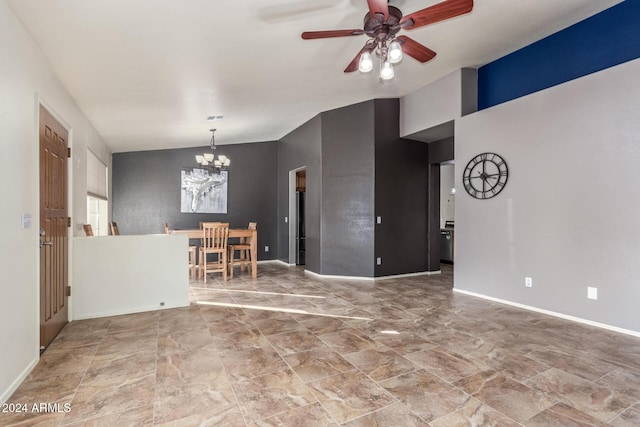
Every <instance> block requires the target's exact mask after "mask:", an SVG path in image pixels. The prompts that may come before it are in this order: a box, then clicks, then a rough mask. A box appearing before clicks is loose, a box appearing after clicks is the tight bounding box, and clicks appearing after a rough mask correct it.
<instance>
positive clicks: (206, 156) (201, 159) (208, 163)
mask: <svg viewBox="0 0 640 427" xmlns="http://www.w3.org/2000/svg"><path fill="white" fill-rule="evenodd" d="M210 131H211V142H210V143H209V145H210V146H211V153H203V154H197V155H196V162H197V163H198V164H199V165H200V166H202V167H204V168H205V169H208V170H210V171H212V172H213V173H216V174H219V173H220V171H226V170H227V169H229V166H230V165H231V159H229V158H228V157H227V156H225V155H223V154H220V155H218V156H217V157H216V148H217V147H216V140H215V132H216V129H210Z"/></svg>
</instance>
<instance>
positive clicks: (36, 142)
mask: <svg viewBox="0 0 640 427" xmlns="http://www.w3.org/2000/svg"><path fill="white" fill-rule="evenodd" d="M40 106H42V107H43V108H44V109H46V110H47V111H48V112H49V114H51V116H52V117H53V118H54V119H55V120H56V121H57V122H58V123H59V124H60V125H61V126H62V127H63V128H65V130H66V131H67V147H69V149H71V152H72V153H73V129H72V127H71V126H70V125H69V123H68V122H67V121H66V120H64V118H62V116H61V115H60V114H59V113H58V112H57V111H56V109H55V108H53V107H52V106H51V104H49V103H48V102H47V101H46V99H43V97H42V96H41V95H40V94H39V93H36V94H35V106H34V117H35V120H34V137H33V147H34V148H33V151H34V155H33V156H34V165H35V166H34V169H35V170H34V176H35V186H36V190H35V195H34V198H35V206H36V212H37V213H35V214H34V215H32V218H33V219H34V221H32V223H33V224H34V229H33V234H32V236H33V242H34V250H35V251H36V254H37V255H36V256H35V268H34V271H35V277H34V287H35V296H36V304H35V309H36V311H35V313H34V314H35V315H34V319H35V323H36V330H37V331H38V333H37V334H36V337H35V338H36V342H35V344H36V348H37V349H39V350H38V351H40V249H39V243H40V234H39V230H40V209H41V208H42V206H41V205H40ZM72 160H73V157H71V158H70V159H68V161H67V216H69V217H71V218H72V221H71V225H72V226H71V227H67V242H68V251H69V252H68V254H67V271H68V286H70V287H71V288H73V274H72V272H73V270H72V267H73V257H72V256H71V254H72V253H73V238H72V237H73V224H74V223H73V209H72V207H73V162H72ZM72 295H73V294H72ZM67 304H68V311H67V321H69V322H71V321H72V320H73V296H69V297H68V299H67Z"/></svg>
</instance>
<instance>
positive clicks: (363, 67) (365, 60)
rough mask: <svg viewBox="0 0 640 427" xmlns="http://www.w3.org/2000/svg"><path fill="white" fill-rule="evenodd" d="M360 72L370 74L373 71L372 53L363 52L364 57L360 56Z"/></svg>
mask: <svg viewBox="0 0 640 427" xmlns="http://www.w3.org/2000/svg"><path fill="white" fill-rule="evenodd" d="M358 70H360V72H361V73H369V72H370V71H371V70H373V58H372V57H371V53H370V52H362V55H360V63H359V64H358Z"/></svg>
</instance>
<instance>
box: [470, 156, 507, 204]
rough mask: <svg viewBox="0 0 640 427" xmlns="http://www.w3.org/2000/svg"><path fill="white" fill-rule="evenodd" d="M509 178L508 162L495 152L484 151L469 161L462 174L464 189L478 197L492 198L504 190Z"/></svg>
mask: <svg viewBox="0 0 640 427" xmlns="http://www.w3.org/2000/svg"><path fill="white" fill-rule="evenodd" d="M507 178H509V168H508V167H507V162H505V161H504V159H503V158H502V157H500V156H499V155H497V154H495V153H482V154H478V155H477V156H475V157H474V158H473V159H471V160H470V161H469V163H467V166H466V167H465V168H464V173H463V175H462V183H463V184H464V189H465V190H467V193H469V195H470V196H471V197H475V198H476V199H490V198H492V197H494V196H497V195H498V193H500V192H501V191H502V189H503V188H504V186H505V184H506V183H507Z"/></svg>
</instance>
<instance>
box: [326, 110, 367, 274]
mask: <svg viewBox="0 0 640 427" xmlns="http://www.w3.org/2000/svg"><path fill="white" fill-rule="evenodd" d="M374 119H375V104H374V101H367V102H363V103H360V104H355V105H350V106H348V107H343V108H339V109H337V110H332V111H327V112H325V113H322V176H323V181H322V242H321V248H322V269H321V271H320V273H321V274H328V275H343V276H360V277H373V275H374V238H375V237H374V233H375V229H374V206H375V181H374V178H375V127H374V125H375V122H374Z"/></svg>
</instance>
